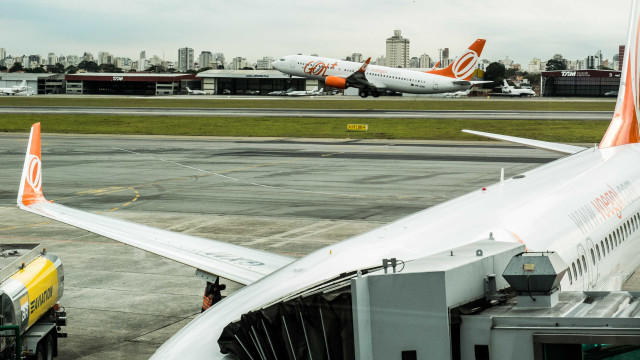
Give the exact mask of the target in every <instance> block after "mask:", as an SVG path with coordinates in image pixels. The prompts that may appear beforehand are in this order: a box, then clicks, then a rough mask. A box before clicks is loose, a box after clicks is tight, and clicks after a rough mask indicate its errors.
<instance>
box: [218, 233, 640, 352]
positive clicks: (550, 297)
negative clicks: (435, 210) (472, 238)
mask: <svg viewBox="0 0 640 360" xmlns="http://www.w3.org/2000/svg"><path fill="white" fill-rule="evenodd" d="M524 250H525V249H524V245H522V244H516V243H504V242H497V241H493V240H483V241H478V242H474V243H471V244H468V245H465V246H461V247H458V248H454V249H452V250H449V251H446V252H442V253H438V254H434V255H431V256H427V257H425V258H421V259H417V260H413V261H408V262H406V263H403V262H402V261H401V259H398V262H397V266H396V267H395V269H394V268H392V267H386V268H385V267H383V266H380V267H376V268H372V269H362V270H360V271H354V272H352V273H345V274H341V275H340V276H337V277H336V278H334V279H330V280H328V281H326V282H323V283H320V284H314V285H313V286H310V287H309V288H308V289H305V290H304V291H301V292H299V293H297V294H291V295H289V296H287V297H284V298H282V299H280V300H279V301H277V302H275V303H273V304H270V305H268V306H265V307H264V308H261V309H256V310H254V311H252V312H250V313H247V314H245V315H243V316H242V318H241V319H240V320H239V321H236V322H233V323H230V324H229V325H227V327H226V328H225V330H224V331H223V333H222V335H221V337H220V339H219V340H218V343H219V345H220V349H221V350H222V351H223V353H228V354H232V355H233V356H234V357H235V358H237V359H298V360H299V359H332V360H335V359H357V360H365V359H366V360H377V359H385V360H386V359H402V360H417V359H445V360H447V359H451V360H489V359H491V360H503V359H504V360H507V359H526V360H529V359H531V360H543V359H546V360H555V359H611V358H613V357H612V356H614V355H616V354H623V355H626V356H631V357H625V358H633V356H640V321H638V318H640V300H638V295H640V292H638V293H636V292H563V291H561V289H560V288H559V284H560V280H561V279H562V276H563V275H564V271H565V269H566V264H565V263H564V262H563V261H562V260H561V259H560V258H559V256H557V255H556V254H554V253H524ZM388 260H389V259H386V260H385V261H383V259H381V264H383V263H384V264H385V266H386V265H389V264H390V263H393V262H390V261H388ZM505 279H507V280H509V282H507V280H505Z"/></svg>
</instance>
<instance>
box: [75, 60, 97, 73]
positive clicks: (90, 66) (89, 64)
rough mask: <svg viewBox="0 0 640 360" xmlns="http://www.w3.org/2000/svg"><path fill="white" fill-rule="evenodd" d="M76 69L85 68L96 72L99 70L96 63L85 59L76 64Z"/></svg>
mask: <svg viewBox="0 0 640 360" xmlns="http://www.w3.org/2000/svg"><path fill="white" fill-rule="evenodd" d="M78 69H80V70H85V71H88V72H98V70H100V68H98V64H96V63H95V62H93V61H86V60H84V61H82V62H80V64H78Z"/></svg>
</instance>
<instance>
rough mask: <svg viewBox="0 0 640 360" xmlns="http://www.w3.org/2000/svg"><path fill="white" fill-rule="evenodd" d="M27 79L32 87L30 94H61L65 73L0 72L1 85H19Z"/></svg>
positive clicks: (5, 86) (6, 86)
mask: <svg viewBox="0 0 640 360" xmlns="http://www.w3.org/2000/svg"><path fill="white" fill-rule="evenodd" d="M23 80H26V81H27V86H28V87H30V89H29V91H28V94H29V95H31V94H61V93H63V90H64V87H63V82H64V74H38V73H19V72H15V73H0V87H2V88H10V87H13V86H18V85H20V83H21V82H22V81H23Z"/></svg>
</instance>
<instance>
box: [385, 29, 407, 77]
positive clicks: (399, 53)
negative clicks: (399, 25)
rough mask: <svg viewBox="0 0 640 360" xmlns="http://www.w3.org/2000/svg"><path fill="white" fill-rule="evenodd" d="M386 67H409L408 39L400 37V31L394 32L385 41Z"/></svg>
mask: <svg viewBox="0 0 640 360" xmlns="http://www.w3.org/2000/svg"><path fill="white" fill-rule="evenodd" d="M386 63H387V66H390V67H400V68H406V67H408V66H409V39H407V38H403V37H402V31H401V30H394V31H393V36H392V37H390V38H388V39H387V56H386Z"/></svg>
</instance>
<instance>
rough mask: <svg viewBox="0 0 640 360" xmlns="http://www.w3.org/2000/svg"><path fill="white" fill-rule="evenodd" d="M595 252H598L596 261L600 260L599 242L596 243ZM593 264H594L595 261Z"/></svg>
mask: <svg viewBox="0 0 640 360" xmlns="http://www.w3.org/2000/svg"><path fill="white" fill-rule="evenodd" d="M596 253H597V254H598V261H600V260H601V259H602V258H601V257H600V244H596ZM593 265H595V263H594V264H593Z"/></svg>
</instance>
